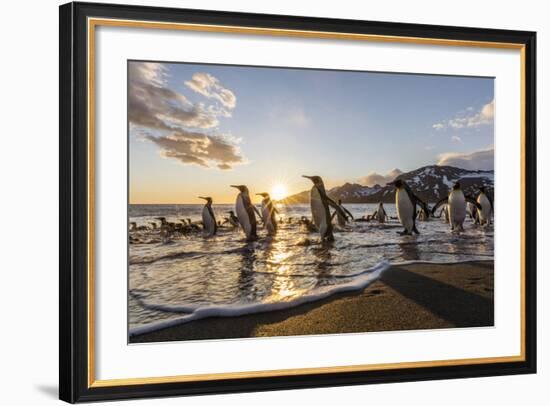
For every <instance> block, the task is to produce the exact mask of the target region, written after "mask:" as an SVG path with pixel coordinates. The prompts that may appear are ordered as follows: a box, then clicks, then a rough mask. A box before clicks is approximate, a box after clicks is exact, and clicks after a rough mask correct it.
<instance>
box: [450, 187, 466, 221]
mask: <svg viewBox="0 0 550 406" xmlns="http://www.w3.org/2000/svg"><path fill="white" fill-rule="evenodd" d="M449 217H450V221H451V224H452V225H462V223H463V222H464V218H465V217H466V198H465V197H464V193H463V192H462V190H453V191H452V192H451V194H450V195H449Z"/></svg>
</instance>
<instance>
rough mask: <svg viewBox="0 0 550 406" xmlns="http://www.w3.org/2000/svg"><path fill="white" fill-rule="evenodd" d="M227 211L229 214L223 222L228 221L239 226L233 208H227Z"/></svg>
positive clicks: (234, 225)
mask: <svg viewBox="0 0 550 406" xmlns="http://www.w3.org/2000/svg"><path fill="white" fill-rule="evenodd" d="M227 213H228V214H229V218H228V219H226V221H224V223H226V222H229V224H231V225H232V226H233V227H239V219H238V218H237V216H235V213H234V212H233V210H229V211H228V212H227Z"/></svg>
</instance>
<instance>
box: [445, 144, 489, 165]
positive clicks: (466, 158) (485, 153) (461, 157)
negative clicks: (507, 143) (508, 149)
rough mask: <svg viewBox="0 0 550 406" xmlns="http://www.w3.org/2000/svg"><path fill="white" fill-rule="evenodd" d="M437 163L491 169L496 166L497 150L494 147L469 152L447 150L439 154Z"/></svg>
mask: <svg viewBox="0 0 550 406" xmlns="http://www.w3.org/2000/svg"><path fill="white" fill-rule="evenodd" d="M438 158H439V160H438V162H437V165H440V166H444V165H445V166H456V167H458V168H464V169H472V170H480V169H486V170H491V169H494V167H495V150H494V148H493V147H491V148H487V149H482V150H478V151H473V152H469V153H461V152H446V153H443V154H440V155H439V157H438Z"/></svg>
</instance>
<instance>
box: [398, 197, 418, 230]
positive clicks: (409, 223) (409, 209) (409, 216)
mask: <svg viewBox="0 0 550 406" xmlns="http://www.w3.org/2000/svg"><path fill="white" fill-rule="evenodd" d="M395 205H396V209H397V217H399V221H400V222H401V224H402V225H403V227H405V228H406V229H407V231H409V232H411V231H412V229H413V225H414V222H413V218H414V204H413V202H412V201H411V198H410V197H409V195H408V194H407V192H406V191H405V190H401V189H397V191H396V192H395Z"/></svg>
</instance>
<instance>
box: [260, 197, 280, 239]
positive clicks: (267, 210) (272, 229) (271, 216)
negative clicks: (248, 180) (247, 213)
mask: <svg viewBox="0 0 550 406" xmlns="http://www.w3.org/2000/svg"><path fill="white" fill-rule="evenodd" d="M256 195H258V196H262V197H263V199H262V209H261V213H262V218H263V219H264V225H265V228H266V229H267V233H268V234H269V235H273V234H275V233H276V232H277V219H276V218H275V214H276V213H277V209H276V208H275V206H273V202H272V201H271V198H270V197H269V193H266V192H263V193H256Z"/></svg>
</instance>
